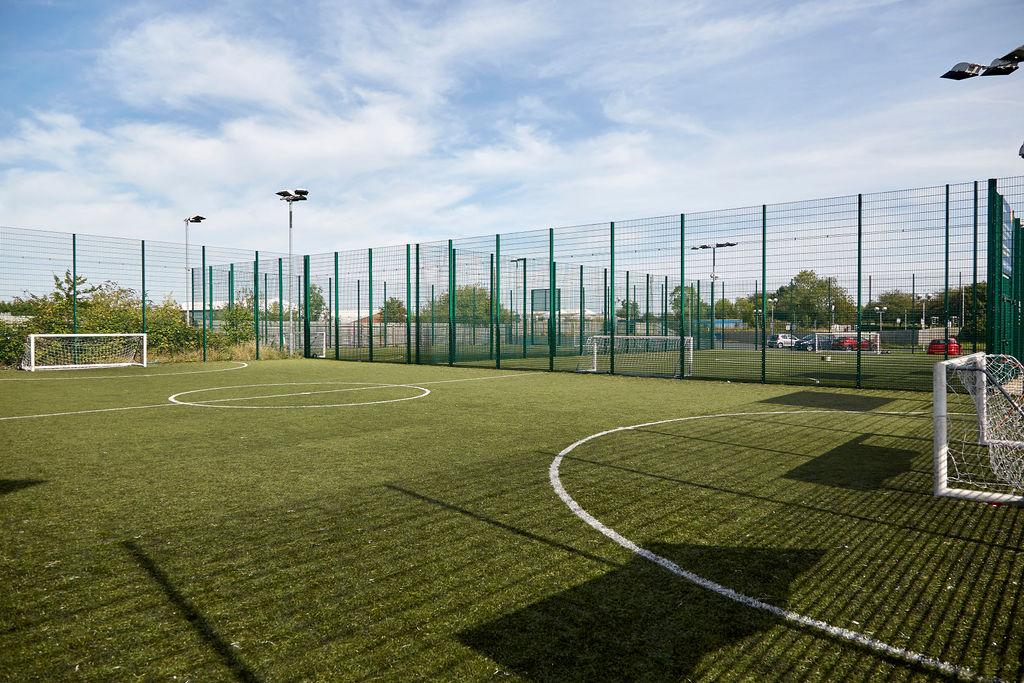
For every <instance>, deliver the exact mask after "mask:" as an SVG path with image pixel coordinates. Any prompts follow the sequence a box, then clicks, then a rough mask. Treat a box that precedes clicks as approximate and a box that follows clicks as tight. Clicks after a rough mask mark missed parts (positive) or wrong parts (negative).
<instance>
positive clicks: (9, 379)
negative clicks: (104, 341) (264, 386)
mask: <svg viewBox="0 0 1024 683" xmlns="http://www.w3.org/2000/svg"><path fill="white" fill-rule="evenodd" d="M223 362H224V363H239V365H238V366H236V367H233V368H217V369H216V370H189V371H187V372H150V373H145V374H139V375H88V376H83V375H77V376H75V377H67V376H64V377H50V376H45V375H44V376H40V377H2V378H0V382H42V381H44V380H50V381H52V380H55V379H57V380H60V379H63V380H69V379H115V378H130V377H175V376H177V375H205V374H208V373H211V372H229V371H231V370H241V369H242V368H247V367H249V364H248V363H244V362H242V361H240V360H228V361H223ZM40 372H46V371H40ZM30 374H32V373H30ZM58 414H61V413H58Z"/></svg>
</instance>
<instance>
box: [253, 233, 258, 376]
mask: <svg viewBox="0 0 1024 683" xmlns="http://www.w3.org/2000/svg"><path fill="white" fill-rule="evenodd" d="M252 319H253V328H254V331H255V333H256V360H259V359H260V252H259V251H257V252H256V260H255V261H253V265H252Z"/></svg>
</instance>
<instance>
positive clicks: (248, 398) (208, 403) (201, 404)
mask: <svg viewBox="0 0 1024 683" xmlns="http://www.w3.org/2000/svg"><path fill="white" fill-rule="evenodd" d="M324 384H357V385H370V386H360V387H359V388H356V389H327V390H324V391H298V392H295V393H291V394H273V395H267V396H240V397H237V398H218V399H211V400H209V401H200V402H195V403H193V402H189V401H179V400H178V397H179V396H185V395H187V394H198V393H202V392H204V391H218V390H220V389H248V388H252V387H288V386H313V385H324ZM399 387H407V388H409V389H419V390H420V391H421V392H423V393H421V394H417V395H415V396H406V397H404V398H391V399H387V400H385V401H365V402H363V403H326V404H323V405H311V406H226V405H211V404H213V403H221V402H224V401H251V400H255V399H263V398H282V397H285V396H310V395H312V394H329V393H334V392H342V391H363V390H366V389H396V388H399ZM429 395H430V389H425V388H423V387H419V386H416V385H415V384H381V383H378V382H281V383H268V384H239V385H234V386H229V387H210V388H209V389H192V390H191V391H182V392H179V393H177V394H174V395H173V396H169V397H168V398H167V400H168V401H170V402H171V403H177V404H179V405H183V406H195V407H197V408H234V409H239V410H268V409H278V410H281V409H292V408H344V407H347V406H369V405H376V404H379V403H398V402H399V401H412V400H414V399H417V398H424V397H425V396H429Z"/></svg>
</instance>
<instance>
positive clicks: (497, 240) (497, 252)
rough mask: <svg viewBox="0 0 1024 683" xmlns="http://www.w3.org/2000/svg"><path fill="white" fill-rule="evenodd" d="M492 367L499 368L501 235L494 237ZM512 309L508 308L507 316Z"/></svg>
mask: <svg viewBox="0 0 1024 683" xmlns="http://www.w3.org/2000/svg"><path fill="white" fill-rule="evenodd" d="M491 304H492V305H493V306H494V307H495V313H494V332H493V334H494V367H496V368H501V235H497V234H496V235H495V236H494V295H493V296H492V297H491ZM511 314H512V309H511V308H509V315H511Z"/></svg>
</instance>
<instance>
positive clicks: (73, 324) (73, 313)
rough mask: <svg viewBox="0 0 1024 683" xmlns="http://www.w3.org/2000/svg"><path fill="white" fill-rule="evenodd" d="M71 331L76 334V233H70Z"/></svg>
mask: <svg viewBox="0 0 1024 683" xmlns="http://www.w3.org/2000/svg"><path fill="white" fill-rule="evenodd" d="M71 331H72V332H73V333H75V334H78V235H77V234H75V233H72V234H71Z"/></svg>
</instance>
